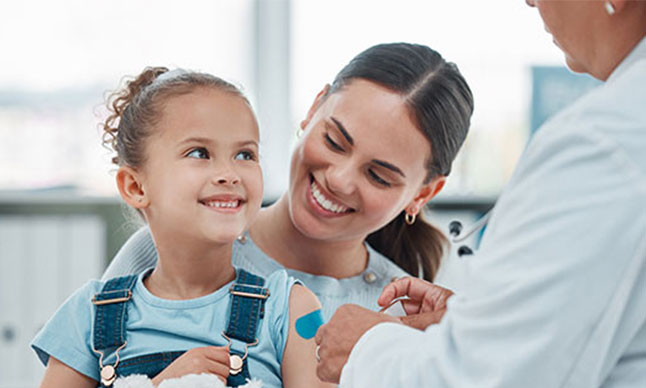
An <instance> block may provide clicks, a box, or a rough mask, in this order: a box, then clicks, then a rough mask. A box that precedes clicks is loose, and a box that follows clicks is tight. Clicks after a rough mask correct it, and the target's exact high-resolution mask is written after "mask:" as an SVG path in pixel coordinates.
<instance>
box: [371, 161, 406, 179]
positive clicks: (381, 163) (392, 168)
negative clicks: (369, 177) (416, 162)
mask: <svg viewBox="0 0 646 388" xmlns="http://www.w3.org/2000/svg"><path fill="white" fill-rule="evenodd" d="M372 163H374V164H378V165H380V166H382V167H385V168H387V169H389V170H391V171H393V172H396V173H397V174H399V175H401V176H402V177H403V178H406V174H404V172H403V171H402V170H400V169H399V167H397V166H395V165H393V164H390V163H388V162H384V161H383V160H377V159H372Z"/></svg>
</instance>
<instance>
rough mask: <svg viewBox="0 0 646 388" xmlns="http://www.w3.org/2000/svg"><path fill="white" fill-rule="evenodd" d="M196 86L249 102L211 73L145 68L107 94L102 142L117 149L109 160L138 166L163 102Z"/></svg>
mask: <svg viewBox="0 0 646 388" xmlns="http://www.w3.org/2000/svg"><path fill="white" fill-rule="evenodd" d="M197 88H213V89H215V90H219V91H223V92H226V93H231V94H233V95H235V96H238V97H240V98H242V99H243V100H244V101H245V102H247V103H249V101H248V100H247V98H246V97H245V96H244V95H243V93H242V92H241V91H240V89H238V88H237V87H236V86H234V85H233V84H231V83H229V82H227V81H225V80H223V79H221V78H218V77H215V76H213V75H210V74H206V73H199V72H193V71H186V70H181V69H177V70H173V71H170V72H169V71H168V69H167V68H166V67H146V68H145V69H144V70H143V71H142V72H141V74H139V75H138V76H137V77H136V78H134V79H131V80H130V81H127V82H126V85H125V86H124V87H123V88H121V89H119V90H117V91H116V92H114V93H112V94H111V95H110V96H109V97H108V101H107V106H108V110H109V111H110V115H109V116H108V117H107V119H106V120H105V121H104V122H103V124H102V126H103V145H104V146H106V147H108V148H111V149H112V150H114V151H115V152H116V156H114V157H113V158H112V162H113V163H114V164H116V165H118V166H122V165H128V166H131V167H138V166H141V165H142V164H143V163H144V162H145V153H144V152H143V151H144V145H145V140H146V139H147V138H148V136H150V134H151V130H152V128H153V127H154V126H155V124H157V122H158V120H159V119H160V117H161V116H162V115H161V112H162V109H163V106H164V104H165V103H166V102H167V101H168V99H169V98H171V97H174V96H179V95H184V94H189V93H191V92H193V91H195V90H196V89H197Z"/></svg>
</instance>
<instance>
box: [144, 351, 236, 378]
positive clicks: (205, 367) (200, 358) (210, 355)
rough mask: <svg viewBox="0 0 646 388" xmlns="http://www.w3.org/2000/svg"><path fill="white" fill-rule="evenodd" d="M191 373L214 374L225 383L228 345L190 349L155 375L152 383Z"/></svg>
mask: <svg viewBox="0 0 646 388" xmlns="http://www.w3.org/2000/svg"><path fill="white" fill-rule="evenodd" d="M191 373H195V374H200V373H210V374H214V375H216V376H218V377H219V378H220V380H222V381H223V382H224V383H226V381H227V377H229V347H228V346H204V347H201V348H194V349H191V350H189V351H187V352H186V353H184V354H182V355H181V356H180V357H178V358H177V359H176V360H175V361H173V362H172V363H171V364H170V365H169V366H167V367H166V369H164V370H163V371H161V372H160V373H159V374H158V375H157V376H155V378H153V384H154V385H155V386H157V385H159V384H160V383H161V382H162V381H164V380H166V379H172V378H176V377H182V376H184V375H187V374H191Z"/></svg>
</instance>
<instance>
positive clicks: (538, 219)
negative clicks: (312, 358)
mask: <svg viewBox="0 0 646 388" xmlns="http://www.w3.org/2000/svg"><path fill="white" fill-rule="evenodd" d="M527 3H528V4H529V5H530V6H532V7H536V8H538V10H539V12H540V15H541V17H542V18H543V21H544V23H545V27H546V30H547V31H548V32H550V33H551V34H552V36H553V39H554V42H555V43H556V45H557V46H558V47H559V48H561V49H562V51H563V52H564V53H565V56H566V61H567V64H568V66H569V67H570V68H571V69H572V70H574V71H577V72H585V73H588V74H590V75H592V76H594V77H596V78H598V79H599V80H602V81H605V84H604V85H602V86H601V87H599V88H597V89H595V90H594V91H592V92H590V93H589V94H588V95H586V96H584V97H583V98H581V99H580V100H578V101H577V102H576V103H574V104H573V105H572V106H571V107H569V108H568V109H566V110H564V111H563V112H561V113H559V114H558V115H557V116H555V117H554V118H552V119H551V120H549V121H548V122H546V123H545V125H543V127H542V128H540V129H539V131H538V132H537V133H536V135H535V136H534V137H533V139H532V141H531V142H530V144H529V145H528V147H527V149H526V151H525V154H524V155H523V158H522V159H521V160H520V161H519V164H518V166H517V168H516V171H515V173H514V175H513V177H512V178H511V181H510V182H509V185H508V186H507V187H506V188H505V190H504V191H503V193H502V195H501V196H500V198H499V200H498V203H497V204H496V206H495V208H494V211H493V214H492V217H491V221H490V223H489V225H488V227H487V231H486V232H485V234H484V236H483V238H482V242H481V245H480V250H479V251H478V253H477V255H476V256H475V257H474V259H473V260H472V261H470V263H469V264H470V265H469V271H468V276H470V278H468V279H465V280H466V281H465V282H464V284H465V285H466V286H465V287H464V289H461V290H460V294H459V295H456V296H455V297H452V298H451V299H450V300H449V303H448V306H447V307H446V313H445V314H444V317H443V318H442V319H441V321H440V322H439V324H437V325H432V326H430V327H428V328H426V330H425V331H419V330H415V329H412V328H408V327H406V326H403V325H400V324H383V325H377V326H375V325H376V324H377V323H379V322H383V321H384V320H385V317H383V316H380V315H379V314H376V313H373V312H371V311H366V310H364V309H360V308H358V307H356V306H348V307H345V306H344V307H342V308H341V309H339V310H338V312H337V314H336V315H335V316H334V317H333V318H332V320H331V321H330V323H329V324H328V325H326V326H324V327H322V328H321V329H320V330H319V333H318V335H317V342H318V343H319V344H320V351H319V352H318V354H319V356H320V362H319V368H318V375H319V377H320V378H322V379H323V380H326V381H338V379H339V376H340V373H341V368H342V367H343V365H344V364H345V367H343V375H342V376H341V386H342V387H354V388H360V387H371V388H378V387H399V386H402V387H403V386H416V387H434V388H442V387H501V388H506V387H524V388H532V387H537V388H539V387H540V388H549V387H569V388H584V387H585V388H591V387H607V388H611V387H612V388H614V387H643V386H644V384H645V383H646V206H645V204H646V153H645V152H644V150H646V2H645V1H624V0H608V1H570V0H550V1H548V0H528V1H527ZM403 295H410V296H411V297H412V298H413V299H414V300H415V301H416V302H417V304H418V305H417V309H418V310H420V311H422V312H433V311H434V310H435V307H438V308H439V309H440V311H441V309H443V307H444V306H445V304H444V301H445V298H437V296H438V295H440V296H446V295H443V294H440V293H438V290H437V288H435V287H434V286H433V285H431V284H428V283H424V282H423V281H421V280H419V279H411V278H407V279H402V280H401V281H397V282H395V283H394V284H393V285H392V286H390V287H387V288H386V290H384V295H383V298H382V299H380V301H381V302H382V303H387V302H388V301H389V300H390V299H391V298H393V297H397V296H403ZM409 307H410V308H411V309H412V308H413V306H409ZM382 315H383V314H382ZM373 326H375V327H374V328H372V327H373ZM367 330H369V331H367ZM366 331H367V332H366ZM363 333H365V335H364V334H363ZM359 338H361V339H360V340H359ZM357 340H359V341H358V342H357ZM355 344H356V346H354V345H355ZM385 349H387V351H386V350H385ZM350 350H352V353H351V355H350V357H349V361H348V355H349V354H350ZM346 361H347V364H346ZM377 371H378V372H377ZM376 372H377V373H376Z"/></svg>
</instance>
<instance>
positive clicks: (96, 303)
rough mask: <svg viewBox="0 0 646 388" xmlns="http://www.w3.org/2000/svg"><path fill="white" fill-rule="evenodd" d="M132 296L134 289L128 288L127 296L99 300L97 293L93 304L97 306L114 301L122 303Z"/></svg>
mask: <svg viewBox="0 0 646 388" xmlns="http://www.w3.org/2000/svg"><path fill="white" fill-rule="evenodd" d="M130 298H132V291H130V290H128V294H127V295H126V296H120V297H118V298H112V299H102V300H97V299H96V295H94V298H92V304H94V305H95V306H103V305H105V304H112V303H121V302H127V301H129V300H130Z"/></svg>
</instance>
